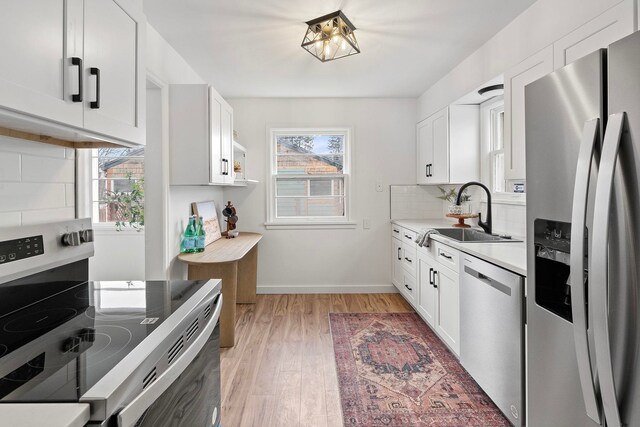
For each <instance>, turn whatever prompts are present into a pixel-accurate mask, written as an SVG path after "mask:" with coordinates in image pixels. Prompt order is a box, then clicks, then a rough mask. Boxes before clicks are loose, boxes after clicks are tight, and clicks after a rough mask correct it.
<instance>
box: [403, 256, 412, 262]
mask: <svg viewBox="0 0 640 427" xmlns="http://www.w3.org/2000/svg"><path fill="white" fill-rule="evenodd" d="M404 259H405V260H406V261H409V262H413V261H411V260H410V259H409V258H407V257H404Z"/></svg>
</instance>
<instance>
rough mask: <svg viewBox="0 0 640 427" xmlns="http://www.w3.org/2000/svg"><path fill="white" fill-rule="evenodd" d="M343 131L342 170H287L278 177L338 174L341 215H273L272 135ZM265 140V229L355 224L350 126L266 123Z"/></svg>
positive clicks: (310, 176)
mask: <svg viewBox="0 0 640 427" xmlns="http://www.w3.org/2000/svg"><path fill="white" fill-rule="evenodd" d="M330 134H333V135H336V134H337V135H343V136H344V154H343V156H344V161H343V169H342V174H317V175H307V174H291V175H288V174H287V175H280V177H281V178H283V177H284V178H291V179H295V178H302V179H305V178H311V179H313V178H332V177H334V178H336V177H339V178H342V179H343V181H344V216H304V217H277V216H276V194H277V193H276V182H277V178H278V174H277V173H276V172H277V170H276V167H277V164H276V151H277V144H276V137H277V136H280V135H330ZM267 144H268V145H269V148H268V150H267V151H268V153H269V156H268V158H267V168H266V171H267V176H266V182H267V207H266V208H267V221H266V222H265V227H266V228H267V229H299V228H355V226H356V224H355V223H354V222H351V210H352V209H351V207H352V206H351V181H352V174H353V163H352V158H351V152H352V150H353V129H352V128H350V127H344V126H336V127H311V126H310V127H284V126H277V127H268V128H267Z"/></svg>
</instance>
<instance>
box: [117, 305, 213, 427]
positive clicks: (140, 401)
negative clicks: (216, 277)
mask: <svg viewBox="0 0 640 427" xmlns="http://www.w3.org/2000/svg"><path fill="white" fill-rule="evenodd" d="M221 310H222V294H220V296H219V298H218V302H217V303H216V308H215V310H214V312H213V316H211V318H210V319H209V322H208V323H207V325H206V326H205V327H204V330H203V331H202V333H201V334H200V335H198V338H196V340H195V341H194V343H193V344H191V345H190V346H189V347H188V348H187V350H186V351H185V352H184V353H182V355H181V356H180V357H178V358H177V359H176V360H175V361H174V362H173V363H172V364H171V366H170V367H169V368H168V369H167V370H166V371H164V372H163V373H162V375H160V376H159V377H158V379H157V380H155V381H154V382H153V383H151V384H150V385H149V386H148V387H147V388H146V389H144V391H143V392H142V393H140V394H139V395H138V396H137V397H136V398H135V399H133V401H132V402H131V403H130V404H128V405H127V406H125V407H124V408H122V410H120V412H118V427H132V426H133V425H135V424H136V422H138V420H139V419H140V417H141V416H142V415H143V414H144V412H145V411H146V410H147V409H148V408H149V407H150V406H151V405H153V403H154V402H155V401H156V400H157V399H158V398H159V397H160V396H161V395H162V393H164V392H165V391H166V390H167V389H168V388H169V387H170V386H171V384H173V382H174V381H175V380H176V379H177V378H178V377H179V376H180V375H181V374H182V373H183V372H184V371H185V370H186V369H187V367H188V366H189V365H190V364H191V362H193V360H194V359H195V358H196V356H197V355H198V353H200V351H201V350H202V348H203V347H204V346H205V344H206V343H207V341H208V340H209V337H210V336H211V333H212V332H213V330H214V328H215V327H216V324H217V323H218V319H219V318H220V311H221Z"/></svg>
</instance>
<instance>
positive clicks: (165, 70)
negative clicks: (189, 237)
mask: <svg viewBox="0 0 640 427" xmlns="http://www.w3.org/2000/svg"><path fill="white" fill-rule="evenodd" d="M146 49H147V56H146V65H147V74H148V76H150V77H151V78H152V79H153V80H154V82H155V83H156V85H158V86H160V89H159V91H158V92H155V90H151V97H150V99H149V102H150V106H149V112H148V113H150V115H151V118H150V119H149V120H148V123H147V125H148V126H149V131H148V133H147V147H146V158H147V163H146V166H147V167H146V169H145V170H146V171H147V172H146V174H145V176H146V177H147V179H145V187H146V189H145V191H146V193H145V196H146V202H145V203H146V206H148V209H147V210H146V212H145V219H146V220H147V226H146V227H145V228H146V229H145V234H146V240H147V243H148V244H147V248H146V258H147V259H146V261H145V263H146V269H147V274H146V277H147V278H148V279H167V278H172V279H182V278H185V277H186V268H185V266H184V265H182V264H181V263H180V262H179V261H177V260H176V259H175V257H176V255H177V254H178V253H179V252H180V233H181V232H182V231H183V230H184V226H185V221H186V220H187V219H188V216H189V213H190V210H189V209H190V205H191V203H192V202H198V201H203V200H214V201H215V202H216V205H217V206H220V205H221V204H222V200H223V197H222V192H223V190H222V188H221V187H196V186H181V187H175V186H170V185H169V157H168V156H169V144H170V143H172V142H171V141H169V130H168V129H169V128H168V102H169V98H168V91H167V89H168V87H167V85H169V84H192V83H204V80H203V79H202V78H201V77H200V76H199V75H198V74H197V73H196V72H195V71H194V70H193V69H192V68H191V66H190V65H189V64H188V63H187V62H186V61H185V60H184V58H182V57H181V56H180V55H179V54H178V53H177V52H176V51H175V49H173V48H172V47H171V46H170V45H169V44H168V43H167V42H166V40H164V39H163V38H162V36H160V34H158V32H157V31H156V30H155V29H154V28H153V27H151V26H150V25H147V48H146ZM148 115H149V114H148Z"/></svg>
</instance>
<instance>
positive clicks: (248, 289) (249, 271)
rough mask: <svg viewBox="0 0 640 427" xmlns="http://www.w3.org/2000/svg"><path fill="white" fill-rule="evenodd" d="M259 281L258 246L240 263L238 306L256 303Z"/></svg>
mask: <svg viewBox="0 0 640 427" xmlns="http://www.w3.org/2000/svg"><path fill="white" fill-rule="evenodd" d="M257 281H258V245H255V246H254V247H253V248H252V249H251V250H250V251H249V252H248V253H247V254H246V255H245V256H244V257H243V258H242V259H241V260H240V261H238V299H237V300H236V302H237V303H238V304H255V303H256V286H257Z"/></svg>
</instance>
